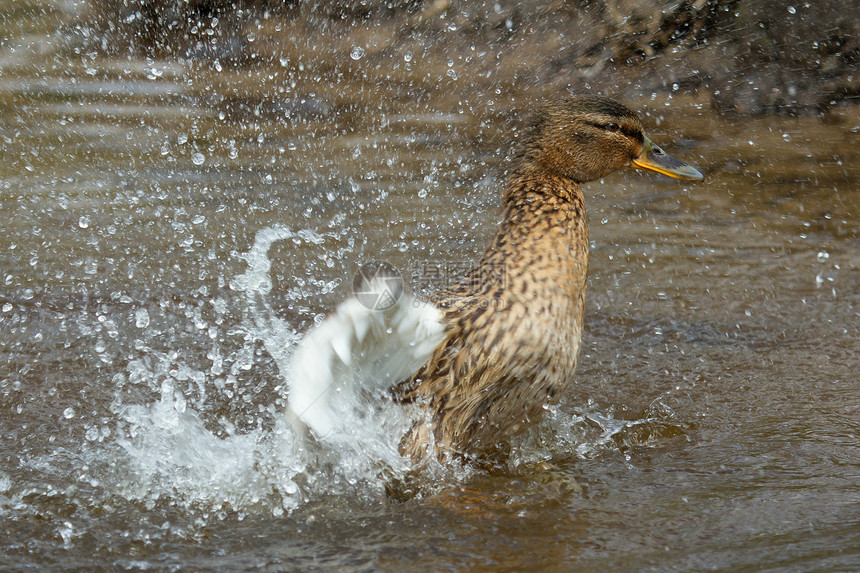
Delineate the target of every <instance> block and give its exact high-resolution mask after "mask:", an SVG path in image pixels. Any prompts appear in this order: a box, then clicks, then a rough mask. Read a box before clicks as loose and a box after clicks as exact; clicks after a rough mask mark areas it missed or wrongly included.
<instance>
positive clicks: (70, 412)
mask: <svg viewBox="0 0 860 573" xmlns="http://www.w3.org/2000/svg"><path fill="white" fill-rule="evenodd" d="M74 417H75V409H74V408H71V407H69V408H66V409H65V410H63V418H65V419H66V420H71V419H72V418H74Z"/></svg>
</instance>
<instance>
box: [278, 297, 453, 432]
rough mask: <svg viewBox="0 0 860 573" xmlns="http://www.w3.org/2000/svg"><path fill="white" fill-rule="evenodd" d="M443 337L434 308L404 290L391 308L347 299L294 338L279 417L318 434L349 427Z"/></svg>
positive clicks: (416, 366)
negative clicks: (284, 404) (284, 413)
mask: <svg viewBox="0 0 860 573" xmlns="http://www.w3.org/2000/svg"><path fill="white" fill-rule="evenodd" d="M444 338H445V325H444V322H443V314H442V312H441V311H440V310H439V309H438V308H437V307H436V306H435V305H432V304H430V303H426V302H423V301H420V300H418V299H416V298H414V297H412V296H410V295H407V294H404V295H403V296H401V298H400V299H399V301H398V302H397V304H395V305H394V306H392V307H390V308H388V309H386V310H373V309H371V308H368V307H367V306H365V305H364V304H362V303H361V302H360V301H359V300H357V299H355V298H350V299H348V300H346V301H345V302H343V303H341V305H340V306H338V308H337V310H336V311H335V312H334V313H333V314H332V315H331V316H329V317H327V318H326V319H325V320H324V321H323V322H322V323H321V324H319V325H318V326H316V327H314V328H313V329H312V330H311V331H309V332H308V333H307V334H306V335H305V336H304V338H302V340H301V341H300V342H299V343H298V345H297V347H296V350H295V352H294V354H293V356H292V360H291V362H290V366H289V370H288V373H287V384H288V389H289V397H288V400H289V407H288V412H287V415H288V417H290V419H291V421H292V422H293V425H294V427H296V428H297V429H300V430H306V429H307V428H309V429H310V430H311V431H312V432H313V434H314V436H315V437H316V438H318V439H322V440H326V439H328V438H330V437H333V436H336V435H338V434H341V433H343V432H349V431H350V428H349V427H348V426H349V425H355V424H356V423H357V422H356V421H357V420H361V419H362V418H365V417H366V415H367V409H368V408H372V407H373V404H374V403H376V402H377V401H378V400H381V399H383V397H384V396H385V395H386V394H387V393H388V389H389V388H390V387H391V386H392V385H393V384H395V383H397V382H400V381H401V380H403V379H405V378H407V377H408V376H410V375H411V374H412V373H413V372H415V371H416V370H417V369H418V368H419V367H420V366H421V365H422V364H424V363H425V362H426V361H427V360H428V359H429V358H430V356H431V355H432V353H433V351H434V349H435V348H436V347H437V346H438V345H439V344H440V343H441V342H442V341H443V340H444Z"/></svg>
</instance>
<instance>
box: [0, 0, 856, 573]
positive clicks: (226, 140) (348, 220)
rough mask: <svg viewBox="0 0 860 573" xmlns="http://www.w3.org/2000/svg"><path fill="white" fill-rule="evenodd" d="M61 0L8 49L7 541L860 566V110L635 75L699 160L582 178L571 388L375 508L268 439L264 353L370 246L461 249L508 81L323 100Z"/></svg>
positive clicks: (137, 556) (501, 141)
mask: <svg viewBox="0 0 860 573" xmlns="http://www.w3.org/2000/svg"><path fill="white" fill-rule="evenodd" d="M58 6H59V7H58V8H56V10H55V11H53V12H52V11H49V12H47V13H38V12H33V13H31V12H27V11H23V12H21V13H16V14H15V15H14V17H13V18H12V20H11V22H12V23H10V20H7V21H6V23H5V24H4V26H7V27H9V28H11V27H12V26H13V24H14V30H13V32H14V34H12V35H10V33H6V32H4V34H6V38H7V39H6V41H5V43H4V46H3V53H2V56H0V71H2V75H0V102H2V105H0V137H2V139H3V146H2V158H3V161H0V217H2V221H3V233H2V235H0V444H2V452H3V453H2V454H0V513H2V515H3V524H2V531H3V534H2V536H0V537H2V540H3V541H2V542H0V544H2V551H0V554H2V557H0V564H2V567H4V568H10V569H18V568H25V567H39V568H63V569H66V568H88V569H89V568H92V567H94V566H102V567H104V568H110V569H115V568H122V569H131V570H137V569H157V570H161V569H179V568H181V569H193V570H245V569H263V570H283V569H293V568H295V569H313V568H319V569H325V570H368V569H381V570H403V569H407V568H409V569H413V568H420V569H430V570H450V569H459V568H474V569H478V570H481V569H486V570H494V571H497V570H521V569H535V568H537V569H541V570H570V569H572V568H573V569H581V570H592V569H594V570H596V569H603V570H605V569H607V568H610V569H613V570H621V571H641V570H651V569H653V570H678V571H694V570H725V571H739V570H756V571H760V570H779V571H808V570H820V571H845V570H854V569H857V568H860V537H858V535H857V531H858V526H860V509H858V507H860V485H858V484H860V456H858V453H857V452H858V416H860V400H858V398H857V388H858V378H857V371H858V366H860V362H858V358H857V356H858V351H860V336H858V335H860V332H858V330H860V329H858V324H860V321H858V298H860V291H858V287H857V285H858V284H860V254H858V253H860V240H858V230H860V228H858V227H860V224H858V217H857V214H858V210H859V209H860V184H858V182H860V170H858V167H857V166H858V164H860V163H858V159H860V157H858V155H860V152H858V149H860V111H858V108H856V107H844V108H837V109H835V110H832V111H831V112H829V113H828V114H827V115H826V116H825V117H824V118H787V117H763V118H744V119H734V120H733V119H723V118H719V117H716V116H715V115H714V114H713V113H712V112H711V111H710V108H709V106H708V105H707V102H705V101H700V100H699V99H696V98H692V97H674V98H673V97H670V96H669V95H668V94H662V95H655V96H653V97H650V94H646V95H645V97H643V98H642V100H641V101H634V102H630V103H631V105H634V106H635V107H637V108H638V109H640V110H642V111H643V114H644V120H645V123H646V125H647V126H648V128H649V129H648V132H649V135H650V136H651V138H652V139H654V140H655V141H657V142H659V143H661V144H664V145H665V147H666V148H667V149H669V150H670V152H671V153H673V154H674V155H676V156H679V157H681V158H683V159H685V160H687V161H689V162H690V163H692V164H694V165H696V166H698V167H700V168H701V169H702V171H703V172H705V173H706V181H705V182H704V183H702V184H689V183H679V182H676V181H671V180H668V179H664V178H661V177H659V176H657V175H654V174H642V173H633V172H629V173H619V174H616V175H613V176H611V177H609V178H607V179H606V180H604V181H600V182H595V183H592V184H589V185H588V186H587V188H586V196H587V201H588V211H589V213H588V217H589V224H590V230H591V242H592V261H591V269H590V270H591V272H590V277H589V292H588V302H587V323H586V333H585V343H584V347H583V352H582V355H581V360H580V366H579V369H578V374H577V378H576V380H575V383H574V385H573V386H572V388H571V390H570V391H569V392H568V394H567V395H566V396H565V398H564V400H563V402H562V404H561V405H559V406H558V407H554V408H551V409H550V410H549V411H548V412H547V417H546V418H547V419H546V421H545V422H544V423H543V424H542V425H541V426H540V427H539V428H537V429H536V430H535V432H533V433H532V434H531V435H530V436H528V437H527V438H526V439H525V440H524V442H523V444H522V445H521V448H520V450H519V452H518V454H517V456H516V458H515V462H514V463H513V464H512V466H511V467H510V468H509V470H507V471H505V472H502V473H501V474H494V475H487V474H483V473H480V472H472V473H468V472H459V473H458V472H452V473H450V474H442V475H440V476H438V480H437V482H436V484H435V486H434V487H433V488H431V490H430V491H428V492H427V494H426V495H423V496H420V497H419V498H417V499H413V500H411V501H407V502H403V503H395V502H392V501H391V500H390V499H389V498H388V497H387V496H386V494H385V488H384V480H381V479H380V478H379V476H378V472H377V471H376V470H374V469H373V467H372V463H370V462H368V460H367V459H365V458H362V456H361V448H358V451H357V452H355V453H353V454H338V455H336V456H335V457H334V458H332V459H327V460H319V459H316V458H314V456H313V455H312V453H310V452H308V451H307V450H306V448H304V446H303V445H302V444H301V443H300V442H298V441H296V440H294V439H293V438H294V436H291V435H290V430H289V429H288V428H286V427H285V426H284V424H283V420H282V417H281V414H280V412H281V410H282V408H283V405H284V401H285V389H284V387H283V380H282V378H281V374H280V371H281V370H280V365H281V362H279V361H280V360H283V359H284V358H285V356H286V355H287V354H288V352H289V347H290V344H291V343H292V342H293V341H294V340H295V339H296V337H297V336H299V335H300V333H301V332H303V331H304V330H306V329H307V328H308V327H309V326H310V325H312V324H313V322H314V321H315V320H320V319H321V317H322V316H324V314H325V313H326V312H328V311H330V310H331V309H332V308H334V306H335V305H336V304H337V302H338V300H340V299H341V298H343V297H344V296H346V295H347V294H348V293H349V284H350V280H351V277H352V275H353V273H354V272H355V271H356V269H357V268H358V266H359V265H360V264H361V263H363V262H366V261H368V260H374V259H376V260H386V261H388V262H390V263H391V264H393V265H395V266H396V267H397V268H398V269H401V270H402V271H403V272H404V274H405V275H406V276H407V277H408V282H409V281H411V283H410V284H412V285H413V287H415V288H419V287H422V286H428V285H427V284H428V283H433V281H434V280H435V281H438V280H439V279H438V278H434V279H433V280H429V279H428V276H427V273H426V269H427V265H428V264H436V263H443V264H445V265H447V267H446V268H450V269H453V270H452V272H455V270H456V269H458V268H462V265H463V264H467V263H468V262H469V261H472V260H474V259H475V258H476V257H477V256H478V255H479V254H480V252H481V250H482V248H483V245H484V244H485V241H486V240H487V239H488V238H489V237H490V236H491V234H492V232H493V230H494V228H495V225H496V224H497V222H498V219H499V216H500V210H499V197H498V190H499V185H500V182H501V181H502V180H503V177H504V175H503V173H504V170H505V168H506V165H507V164H506V162H505V156H506V153H507V151H508V150H509V148H510V146H511V144H510V143H509V137H510V134H511V133H515V128H516V126H517V125H519V124H520V123H519V122H520V121H521V119H520V118H521V116H523V115H527V114H528V112H529V111H530V110H532V109H534V107H535V105H536V101H535V99H534V97H533V92H529V93H528V94H526V93H525V92H523V93H521V94H517V93H515V92H512V93H511V94H507V96H506V97H505V98H504V101H502V98H499V102H500V103H498V104H497V105H490V104H488V103H487V102H484V103H483V104H482V105H480V106H472V107H471V108H470V107H469V106H463V107H459V108H458V107H456V106H454V107H452V106H451V102H450V101H449V100H448V99H444V98H443V99H433V98H430V99H425V100H422V101H421V102H420V103H417V102H414V101H412V102H410V101H408V99H407V100H403V99H402V98H401V99H385V98H382V99H375V98H376V95H375V94H374V93H373V92H370V93H368V92H366V91H362V90H354V91H350V89H349V85H348V84H345V85H344V86H343V89H342V91H341V93H340V94H339V95H338V97H339V98H340V100H341V101H339V102H336V101H333V100H332V99H331V98H327V97H325V96H311V95H309V94H310V93H311V90H309V89H304V91H302V89H303V88H302V85H301V82H303V81H304V82H311V80H312V78H308V77H304V76H301V77H298V76H295V73H294V72H292V71H290V70H289V69H276V70H270V69H260V68H255V69H252V70H250V71H248V70H245V69H240V70H234V69H230V70H221V71H217V70H215V69H211V68H209V67H198V66H195V65H192V64H187V63H186V64H183V63H177V62H167V61H151V60H149V61H147V60H134V59H125V58H117V59H111V58H107V57H104V56H99V55H98V54H96V53H95V52H93V53H89V52H88V51H87V50H86V49H85V46H86V43H84V42H81V41H80V40H79V39H76V38H78V37H77V36H76V35H75V34H72V33H68V34H63V33H56V32H54V31H53V30H54V26H55V23H56V21H57V19H59V20H62V19H63V18H67V15H65V16H64V15H63V12H62V11H63V10H69V11H73V9H74V7H71V8H70V7H68V6H65V7H64V6H63V5H58ZM82 46H83V47H84V49H82ZM291 74H293V75H292V76H291ZM296 77H298V81H299V84H300V85H299V86H298V87H295V88H291V89H293V90H295V91H294V92H293V93H292V94H291V95H290V97H289V98H287V97H286V96H285V97H284V100H283V101H286V102H288V103H283V101H282V102H280V103H278V101H277V98H278V97H279V96H278V93H279V92H278V86H281V87H284V86H290V85H291V84H292V82H293V81H294V79H295V78H296ZM345 81H346V80H345ZM243 82H246V83H247V84H254V83H261V84H262V85H263V88H262V90H263V92H264V93H269V97H270V100H266V99H265V98H264V99H263V100H261V101H262V102H263V103H260V101H256V103H255V101H253V100H252V99H250V98H245V97H240V96H235V95H231V93H232V92H230V90H227V89H225V86H231V85H233V86H235V85H238V84H241V83H243ZM267 86H268V87H267ZM266 90H270V91H269V92H266ZM266 101H274V102H275V103H278V104H277V105H275V104H272V103H265V102H266ZM344 102H347V103H346V104H344ZM284 229H289V232H286V231H284ZM261 232H262V235H261V234H260V233H261ZM267 233H268V234H269V236H272V233H274V234H275V235H278V236H282V237H284V238H283V239H281V240H279V241H275V242H273V244H272V246H271V248H270V249H269V250H268V251H266V250H262V251H259V252H256V253H255V252H254V251H253V246H254V245H255V241H257V240H258V239H259V238H260V237H261V236H266V234H267ZM279 233H280V235H279ZM269 264H271V269H270V270H269V271H268V272H267V271H266V266H267V265H269ZM254 270H256V271H258V273H257V274H256V275H254V272H253V271H254ZM252 276H256V277H257V278H263V279H264V278H265V277H266V276H270V277H271V287H272V288H271V291H269V292H267V290H268V289H267V286H268V285H267V284H266V281H265V280H263V281H262V282H258V283H254V284H253V285H251V286H249V283H248V282H247V279H249V277H252ZM243 280H244V281H245V282H243ZM431 286H432V284H431ZM540 462H546V463H545V464H541V463H540Z"/></svg>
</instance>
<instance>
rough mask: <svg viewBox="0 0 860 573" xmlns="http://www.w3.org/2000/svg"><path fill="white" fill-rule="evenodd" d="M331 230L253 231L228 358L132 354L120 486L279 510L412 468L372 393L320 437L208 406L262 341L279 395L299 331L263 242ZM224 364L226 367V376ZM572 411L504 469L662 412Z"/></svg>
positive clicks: (206, 503) (124, 381) (279, 413)
mask: <svg viewBox="0 0 860 573" xmlns="http://www.w3.org/2000/svg"><path fill="white" fill-rule="evenodd" d="M331 238H338V236H337V235H336V234H334V233H324V234H320V233H317V232H314V231H309V230H301V231H292V230H290V229H288V228H286V227H283V226H274V227H271V228H266V229H263V230H261V231H259V232H258V233H257V235H256V239H255V242H254V244H253V246H252V247H251V248H250V249H249V250H248V251H247V252H245V253H241V254H238V255H237V256H238V257H239V258H241V259H242V260H244V261H245V263H246V264H247V268H246V270H245V272H244V273H242V274H241V275H238V276H236V277H235V278H234V279H233V280H232V281H230V287H231V289H232V290H233V292H235V293H237V294H238V301H237V302H238V304H237V306H238V307H239V308H240V309H241V317H240V318H238V319H237V320H239V322H240V325H239V328H238V329H234V331H235V330H239V331H241V332H243V333H244V342H243V346H242V347H241V348H239V349H238V350H236V351H235V352H233V353H228V354H224V353H223V351H222V350H220V349H219V348H218V345H217V342H213V344H214V345H215V346H214V347H213V349H212V350H211V351H210V352H209V353H207V357H209V358H210V359H211V360H212V367H211V368H210V369H209V370H201V369H196V368H194V367H192V366H190V365H189V364H187V363H186V362H185V361H184V360H183V358H182V356H181V354H180V353H179V352H176V351H173V352H157V351H154V350H152V349H149V348H146V349H145V353H144V355H143V356H141V357H139V358H137V359H134V360H131V361H130V362H129V364H128V367H127V375H125V376H123V375H118V376H117V377H116V379H115V382H116V384H117V388H118V390H117V396H116V398H115V400H114V404H113V408H112V409H113V410H114V412H115V413H116V415H117V417H118V418H119V420H120V424H119V429H118V431H117V437H116V441H117V444H118V445H119V446H120V452H121V453H120V456H119V457H120V459H119V461H118V463H117V464H116V465H117V467H118V468H119V470H120V471H119V476H118V477H119V479H118V482H117V484H116V488H115V489H116V492H117V493H119V494H121V495H122V496H124V497H126V498H127V499H131V500H137V501H142V502H144V503H145V504H146V505H147V506H152V507H154V506H155V505H157V504H158V503H159V502H161V501H162V500H164V499H170V500H172V501H173V502H174V503H175V502H177V500H178V501H179V502H180V503H183V504H184V505H185V506H186V507H197V506H199V507H205V508H207V509H211V508H213V507H215V508H216V509H221V508H227V509H234V510H235V509H243V510H244V509H248V508H252V507H260V508H264V509H267V510H268V511H271V512H273V513H274V514H276V515H278V514H281V513H283V512H284V511H287V512H289V511H292V510H294V509H296V508H298V507H300V506H301V505H302V504H303V503H304V502H306V501H308V500H310V499H314V498H316V497H319V496H321V495H325V494H331V493H346V492H350V493H355V494H358V495H371V496H375V495H380V494H381V493H382V492H383V491H384V490H385V487H386V484H387V483H389V480H390V479H392V478H393V479H395V480H397V479H400V478H401V477H403V476H404V475H406V474H407V472H409V470H410V469H411V468H410V465H409V463H408V461H407V460H406V459H404V458H402V457H401V456H400V455H399V453H398V443H399V439H400V436H402V435H403V434H404V433H405V431H406V430H407V429H408V428H409V425H410V424H411V423H412V421H413V420H414V419H415V418H414V417H415V416H416V415H417V413H416V412H415V411H414V410H410V409H408V408H404V407H403V406H402V405H397V404H394V403H392V402H391V401H388V400H382V399H380V397H379V396H378V395H377V394H375V393H370V392H369V393H362V392H356V393H354V394H351V395H347V396H345V397H342V398H343V399H346V400H351V401H353V402H354V403H352V404H349V406H350V407H348V408H344V409H343V410H342V413H343V415H345V416H348V417H351V418H354V419H350V420H342V421H341V423H340V427H342V428H354V431H353V430H349V431H348V432H344V434H343V435H338V436H337V437H336V439H331V440H329V439H327V440H319V441H318V440H315V439H312V438H311V439H309V438H308V437H307V436H304V435H302V432H300V431H297V430H296V429H295V428H294V427H293V426H291V425H290V423H289V422H288V421H287V418H286V416H285V415H284V408H283V405H282V404H278V405H276V404H267V405H265V407H262V406H261V408H262V409H264V410H265V411H266V412H267V413H268V414H269V416H270V418H271V420H273V422H272V423H270V424H268V425H267V426H266V427H264V424H262V423H258V424H257V427H256V428H253V429H250V430H249V429H245V430H239V429H237V428H236V427H235V425H234V424H233V423H231V422H230V420H229V419H227V417H226V416H223V415H220V416H219V415H218V408H217V407H213V406H212V405H211V404H210V401H209V400H210V399H212V398H213V394H218V393H219V392H220V393H223V394H224V395H226V396H227V397H228V398H229V399H230V400H240V399H242V400H246V401H247V395H242V391H241V388H240V385H241V382H240V380H239V377H238V374H239V373H241V372H242V371H245V372H247V371H252V370H254V369H255V364H256V363H255V361H254V360H253V358H252V356H253V349H254V348H255V346H257V345H258V344H261V345H262V347H263V348H264V349H265V351H266V352H267V353H268V354H269V355H270V356H271V357H272V359H273V360H274V363H275V365H276V368H277V378H278V379H279V380H277V384H278V385H277V386H276V387H275V389H276V391H279V392H281V393H282V394H283V388H284V386H285V385H284V383H283V376H284V374H285V373H286V372H289V371H290V360H291V357H292V352H293V349H294V348H295V345H296V342H297V341H298V340H299V339H300V338H301V336H300V334H299V333H298V332H297V331H296V330H295V329H294V328H293V327H292V326H291V325H290V324H289V323H288V322H287V321H286V320H284V319H282V318H280V317H278V316H277V314H276V312H275V310H274V308H273V307H272V303H271V299H270V295H271V292H272V288H273V285H272V278H271V266H272V260H271V259H270V258H269V250H270V249H271V247H272V246H273V245H274V244H275V243H277V242H279V241H285V240H291V241H293V242H295V243H297V244H302V243H309V244H315V245H322V246H323V248H325V246H326V245H325V244H326V241H327V240H329V239H331ZM300 296H301V295H300V294H297V295H296V297H297V298H298V297H300ZM141 314H142V313H136V316H138V315H141ZM215 338H217V337H215ZM228 366H229V368H228ZM225 372H229V374H228V375H227V376H224V373H225ZM262 376H266V374H265V373H264V374H262ZM129 386H131V387H143V388H149V389H153V390H155V394H156V395H157V400H156V401H155V402H153V403H149V404H145V405H144V404H135V403H131V404H130V403H128V400H127V399H125V398H124V397H123V395H122V394H121V392H122V391H123V389H124V388H126V387H129ZM281 401H282V400H281ZM276 402H278V401H276ZM573 410H574V411H573V412H570V411H568V410H567V409H564V408H562V407H559V406H553V407H548V408H547V415H546V416H545V417H544V421H543V423H541V424H539V425H538V426H537V427H536V428H535V429H534V431H532V432H529V433H526V434H525V435H524V436H523V437H522V439H520V440H518V441H517V444H516V448H517V453H516V455H515V456H514V457H513V458H512V460H511V466H512V467H517V466H519V465H521V464H523V463H525V464H528V463H532V462H537V461H542V460H548V459H551V458H552V457H554V456H555V455H559V454H565V453H566V454H570V453H572V452H575V453H576V455H577V456H579V457H590V456H592V455H594V454H595V452H597V451H600V450H601V449H602V448H604V447H607V446H612V445H613V444H615V445H616V446H618V445H619V442H620V441H624V440H627V439H628V438H627V437H626V436H628V434H630V432H631V431H636V430H637V429H640V428H641V427H643V425H645V426H647V425H649V424H651V425H653V423H655V421H658V422H659V420H657V418H659V416H657V417H655V416H650V415H647V414H646V416H645V418H644V419H643V420H638V421H624V420H615V419H614V418H613V417H612V413H611V412H610V413H602V412H600V411H599V410H597V409H596V408H594V407H592V406H591V405H589V407H588V408H586V409H584V410H583V409H581V408H580V409H577V408H574V409H573ZM213 418H214V419H213ZM659 423H662V422H659ZM669 424H670V425H671V423H669ZM471 473H472V471H471V470H468V469H466V468H462V467H461V468H455V469H452V468H443V467H442V466H440V465H438V464H436V463H435V462H434V463H433V467H431V468H429V469H426V471H425V474H426V475H425V477H427V478H430V479H432V480H433V481H434V482H437V483H438V482H440V481H441V482H449V483H450V482H452V481H454V482H458V481H462V480H463V479H466V478H467V477H468V476H469V475H471ZM431 489H433V488H432V486H431Z"/></svg>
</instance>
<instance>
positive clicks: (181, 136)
mask: <svg viewBox="0 0 860 573" xmlns="http://www.w3.org/2000/svg"><path fill="white" fill-rule="evenodd" d="M187 141H188V136H187V135H185V134H184V133H180V134H179V137H177V138H176V143H178V144H179V145H182V144H183V143H185V142H187Z"/></svg>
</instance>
